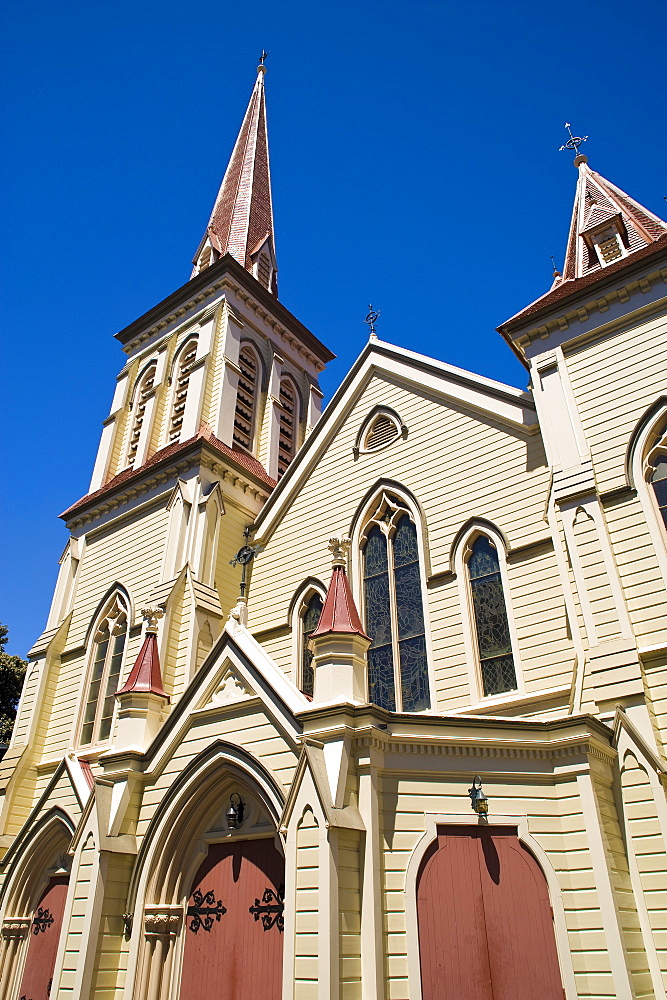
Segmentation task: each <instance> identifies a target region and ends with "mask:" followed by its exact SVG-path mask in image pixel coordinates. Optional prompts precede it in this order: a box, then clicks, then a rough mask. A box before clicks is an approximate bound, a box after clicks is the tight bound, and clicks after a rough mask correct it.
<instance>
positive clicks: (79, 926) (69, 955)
mask: <svg viewBox="0 0 667 1000" xmlns="http://www.w3.org/2000/svg"><path fill="white" fill-rule="evenodd" d="M96 860H97V859H96V850H95V843H94V841H93V835H92V833H91V834H89V835H88V837H87V839H86V842H85V844H84V846H83V849H82V851H81V856H80V860H79V866H78V868H77V870H76V872H73V873H72V877H73V878H75V879H76V888H75V891H74V900H73V903H72V913H71V916H70V919H69V922H68V923H67V927H66V929H65V927H63V930H64V933H66V934H67V939H66V944H65V956H64V959H63V967H62V973H61V977H60V989H59V990H58V993H57V995H58V997H60V998H65V997H74V996H75V993H74V986H75V982H76V973H77V970H78V968H79V965H80V963H81V962H82V961H83V960H84V958H85V953H83V952H82V951H81V940H82V937H83V931H84V927H85V922H86V912H87V908H88V899H89V897H90V893H91V890H92V885H93V878H94V874H95V864H96Z"/></svg>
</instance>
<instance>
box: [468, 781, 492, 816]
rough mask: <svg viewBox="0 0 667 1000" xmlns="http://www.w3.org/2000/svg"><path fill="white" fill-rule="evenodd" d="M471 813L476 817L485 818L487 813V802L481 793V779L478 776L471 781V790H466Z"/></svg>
mask: <svg viewBox="0 0 667 1000" xmlns="http://www.w3.org/2000/svg"><path fill="white" fill-rule="evenodd" d="M468 795H469V796H470V802H471V804H472V809H473V812H476V813H477V814H478V816H486V814H487V813H488V811H489V800H488V799H487V797H486V795H485V794H484V792H483V791H482V779H481V778H480V776H479V775H478V774H476V775H475V777H474V778H473V779H472V788H469V789H468Z"/></svg>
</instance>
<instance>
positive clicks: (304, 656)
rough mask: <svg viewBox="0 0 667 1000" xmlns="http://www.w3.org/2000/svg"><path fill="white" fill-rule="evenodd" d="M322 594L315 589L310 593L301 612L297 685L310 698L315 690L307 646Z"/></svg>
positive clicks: (318, 614)
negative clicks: (299, 667)
mask: <svg viewBox="0 0 667 1000" xmlns="http://www.w3.org/2000/svg"><path fill="white" fill-rule="evenodd" d="M322 604H323V602H322V595H321V594H318V593H317V591H315V593H314V594H311V596H310V598H309V600H308V602H307V603H306V605H305V607H304V609H303V612H302V614H301V678H300V684H299V687H300V688H301V690H302V691H303V693H304V694H307V695H310V697H311V698H312V696H313V693H314V690H315V671H314V669H313V654H312V652H311V650H310V649H309V648H308V640H309V639H310V637H311V635H312V633H313V632H314V630H315V628H316V627H317V623H318V621H319V620H320V615H321V614H322Z"/></svg>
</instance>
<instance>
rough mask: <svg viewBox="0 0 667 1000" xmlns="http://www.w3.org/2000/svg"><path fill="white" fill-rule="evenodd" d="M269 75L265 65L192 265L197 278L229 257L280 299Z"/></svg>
mask: <svg viewBox="0 0 667 1000" xmlns="http://www.w3.org/2000/svg"><path fill="white" fill-rule="evenodd" d="M265 72H266V68H265V66H264V63H263V62H261V63H260V65H259V66H258V67H257V81H256V83H255V86H254V88H253V92H252V95H251V97H250V103H249V104H248V108H247V110H246V113H245V118H244V119H243V124H242V125H241V131H240V132H239V134H238V138H237V140H236V144H235V146H234V150H233V152H232V156H231V159H230V161H229V165H228V167H227V170H226V172H225V176H224V178H223V180H222V184H221V186H220V191H219V192H218V197H217V198H216V201H215V205H214V206H213V211H212V213H211V218H210V220H209V223H208V226H207V229H206V232H205V234H204V237H203V239H202V241H201V243H200V245H199V249H198V250H197V253H196V254H195V257H194V260H193V264H194V265H195V269H194V272H193V275H194V274H198V273H199V272H200V271H202V270H203V269H204V268H205V267H207V266H208V265H209V264H212V263H214V262H215V260H217V259H218V258H219V257H222V256H223V255H224V254H226V253H229V254H231V255H232V257H234V258H235V259H236V260H237V261H238V262H239V264H242V265H243V267H245V268H246V269H247V270H248V271H251V272H252V273H253V274H254V275H255V277H256V278H257V279H258V281H260V282H261V283H262V284H263V285H264V286H265V287H267V288H269V289H270V290H271V291H272V292H273V293H274V295H277V294H278V286H277V282H276V270H277V268H276V259H275V246H274V234H273V206H272V203H271V174H270V170H269V144H268V137H267V129H266V104H265V100H264V73H265Z"/></svg>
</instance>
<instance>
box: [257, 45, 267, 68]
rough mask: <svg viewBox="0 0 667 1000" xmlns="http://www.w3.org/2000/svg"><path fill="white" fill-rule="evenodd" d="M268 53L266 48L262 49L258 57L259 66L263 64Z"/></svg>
mask: <svg viewBox="0 0 667 1000" xmlns="http://www.w3.org/2000/svg"><path fill="white" fill-rule="evenodd" d="M268 54H269V53H268V52H267V51H266V49H262V54H261V56H260V57H259V65H260V66H263V65H264V60H265V59H266V57H267V56H268Z"/></svg>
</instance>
